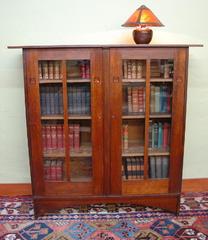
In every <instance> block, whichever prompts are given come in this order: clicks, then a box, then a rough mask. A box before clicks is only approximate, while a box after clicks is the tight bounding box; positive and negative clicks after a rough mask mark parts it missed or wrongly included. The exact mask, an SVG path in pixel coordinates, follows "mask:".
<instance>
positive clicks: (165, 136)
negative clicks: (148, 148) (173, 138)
mask: <svg viewBox="0 0 208 240" xmlns="http://www.w3.org/2000/svg"><path fill="white" fill-rule="evenodd" d="M168 128H169V127H168V123H164V125H163V141H162V142H163V149H164V150H165V149H167V148H168V135H169V134H168Z"/></svg>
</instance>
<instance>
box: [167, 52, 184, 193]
mask: <svg viewBox="0 0 208 240" xmlns="http://www.w3.org/2000/svg"><path fill="white" fill-rule="evenodd" d="M175 56H176V69H175V72H176V74H175V79H174V81H173V103H172V109H173V116H172V129H171V131H172V137H171V161H170V185H169V192H171V193H177V192H180V191H181V182H182V169H183V152H184V136H185V116H186V92H187V65H188V48H181V49H177V50H176V52H175Z"/></svg>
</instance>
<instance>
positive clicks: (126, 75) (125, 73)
mask: <svg viewBox="0 0 208 240" xmlns="http://www.w3.org/2000/svg"><path fill="white" fill-rule="evenodd" d="M127 69H128V68H127V60H124V61H123V77H124V79H127V78H128V74H127V72H128V70H127Z"/></svg>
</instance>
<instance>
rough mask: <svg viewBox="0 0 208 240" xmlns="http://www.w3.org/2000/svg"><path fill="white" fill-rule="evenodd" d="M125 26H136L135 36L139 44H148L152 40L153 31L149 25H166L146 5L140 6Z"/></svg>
mask: <svg viewBox="0 0 208 240" xmlns="http://www.w3.org/2000/svg"><path fill="white" fill-rule="evenodd" d="M122 26H123V27H136V29H135V30H134V31H133V38H134V41H135V43H137V44H148V43H150V42H151V40H152V35H153V32H152V30H151V29H150V28H148V27H162V26H164V25H163V24H162V23H161V22H160V20H159V19H158V18H157V17H156V16H155V15H154V13H153V12H152V11H151V10H150V9H149V8H147V7H146V6H145V5H142V6H141V7H139V8H138V9H137V10H136V11H135V12H134V13H133V14H132V15H131V17H130V18H129V19H128V20H127V21H126V22H125V23H124V24H123V25H122Z"/></svg>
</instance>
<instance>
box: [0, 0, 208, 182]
mask: <svg viewBox="0 0 208 240" xmlns="http://www.w3.org/2000/svg"><path fill="white" fill-rule="evenodd" d="M142 4H145V5H147V6H148V7H149V8H150V9H152V10H153V12H154V13H155V14H156V15H157V16H158V18H159V19H160V20H161V22H162V23H163V24H164V25H165V27H164V28H155V29H154V38H153V41H152V43H202V44H204V45H205V46H204V47H203V48H191V49H190V62H189V86H188V109H187V127H186V142H185V156H184V174H183V176H184V178H202V177H208V141H207V139H208V79H207V63H208V46H207V43H208V42H207V40H208V27H207V23H208V22H207V9H208V1H207V0H198V1H196V0H182V1H181V0H174V1H173V0H157V1H155V0H147V1H136V0H132V1H129V0H105V1H101V0H87V1H84V0H76V1H75V0H59V1H54V0H44V1H43V0H19V1H12V0H0V183H14V182H30V173H29V163H28V148H27V140H26V123H25V106H24V90H23V71H22V59H21V50H8V49H7V46H8V45H33V44H39V45H40V44H41V45H42V44H71V43H75V44H82V43H83V44H85V43H88V44H94V43H104V44H105V43H106V44H109V43H132V37H131V32H132V29H131V28H130V29H126V28H122V27H121V24H122V23H124V21H125V20H126V19H127V18H128V17H129V16H130V14H132V13H133V11H134V10H135V9H136V8H137V7H139V6H140V5H142Z"/></svg>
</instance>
